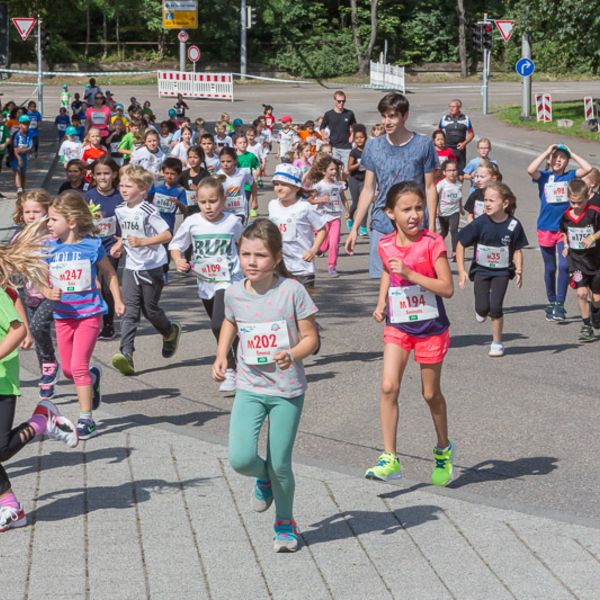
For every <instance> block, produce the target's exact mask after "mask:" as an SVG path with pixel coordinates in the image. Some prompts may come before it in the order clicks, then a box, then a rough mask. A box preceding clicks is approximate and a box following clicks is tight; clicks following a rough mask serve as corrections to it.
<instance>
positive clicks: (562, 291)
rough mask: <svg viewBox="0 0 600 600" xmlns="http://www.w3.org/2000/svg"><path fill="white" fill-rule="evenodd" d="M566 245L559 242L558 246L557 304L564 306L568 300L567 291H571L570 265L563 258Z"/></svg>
mask: <svg viewBox="0 0 600 600" xmlns="http://www.w3.org/2000/svg"><path fill="white" fill-rule="evenodd" d="M564 248H565V245H564V244H563V243H562V242H559V243H558V245H557V246H556V250H557V252H558V282H557V284H556V302H558V303H559V304H564V303H565V300H566V299H567V290H568V289H569V263H568V261H567V258H566V257H565V256H563V254H562V253H563V250H564Z"/></svg>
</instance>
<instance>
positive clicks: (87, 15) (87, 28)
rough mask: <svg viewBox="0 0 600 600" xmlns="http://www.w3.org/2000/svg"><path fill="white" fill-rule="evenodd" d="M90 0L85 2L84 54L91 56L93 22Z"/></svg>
mask: <svg viewBox="0 0 600 600" xmlns="http://www.w3.org/2000/svg"><path fill="white" fill-rule="evenodd" d="M90 1H91V0H87V1H86V3H85V50H84V54H85V55H86V57H87V56H89V54H90V35H91V29H92V27H91V23H90Z"/></svg>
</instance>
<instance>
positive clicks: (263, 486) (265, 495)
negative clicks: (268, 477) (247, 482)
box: [250, 479, 273, 512]
mask: <svg viewBox="0 0 600 600" xmlns="http://www.w3.org/2000/svg"><path fill="white" fill-rule="evenodd" d="M272 503H273V487H272V486H271V482H270V481H263V480H262V479H257V480H256V481H255V482H254V489H253V490H252V496H251V497H250V506H251V507H252V510H253V511H255V512H265V510H268V508H269V506H271V504H272Z"/></svg>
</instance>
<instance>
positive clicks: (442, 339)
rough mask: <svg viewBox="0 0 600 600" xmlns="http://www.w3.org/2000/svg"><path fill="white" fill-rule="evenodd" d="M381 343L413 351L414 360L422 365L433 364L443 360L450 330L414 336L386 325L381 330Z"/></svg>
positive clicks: (448, 342) (448, 345) (448, 344)
mask: <svg viewBox="0 0 600 600" xmlns="http://www.w3.org/2000/svg"><path fill="white" fill-rule="evenodd" d="M383 343H384V344H396V346H400V347H401V348H404V349H405V350H406V351H407V352H410V351H411V350H414V351H415V361H416V362H418V363H419V364H423V365H435V364H437V363H439V362H442V361H443V360H444V357H445V356H446V354H448V348H450V330H449V329H446V331H444V333H440V334H439V335H430V336H428V337H415V336H414V335H410V334H408V333H404V331H401V330H400V329H398V328H397V327H392V326H390V325H386V326H385V328H384V330H383Z"/></svg>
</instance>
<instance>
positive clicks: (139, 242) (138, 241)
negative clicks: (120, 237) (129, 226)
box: [127, 235, 145, 248]
mask: <svg viewBox="0 0 600 600" xmlns="http://www.w3.org/2000/svg"><path fill="white" fill-rule="evenodd" d="M127 243H128V244H129V246H130V247H131V248H141V247H142V246H145V244H144V240H143V239H142V238H139V237H134V236H132V235H129V236H127Z"/></svg>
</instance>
